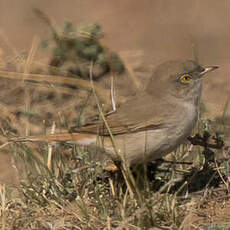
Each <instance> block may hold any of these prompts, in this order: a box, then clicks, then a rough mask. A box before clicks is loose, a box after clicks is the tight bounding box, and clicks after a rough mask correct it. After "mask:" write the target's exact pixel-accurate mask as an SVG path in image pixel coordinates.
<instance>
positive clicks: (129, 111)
mask: <svg viewBox="0 0 230 230" xmlns="http://www.w3.org/2000/svg"><path fill="white" fill-rule="evenodd" d="M217 68H218V67H216V66H211V67H202V66H201V65H199V64H198V63H197V62H195V61H190V60H187V61H168V62H165V63H163V64H161V65H159V66H157V67H156V69H155V71H154V72H153V74H152V76H151V78H150V79H149V82H148V84H147V87H146V88H145V89H144V90H143V91H142V92H139V93H137V94H136V95H135V96H130V98H127V101H126V102H125V103H123V104H121V105H120V106H119V107H118V108H117V110H116V111H115V112H113V113H110V114H108V115H105V118H106V122H107V123H108V126H109V130H110V131H111V133H112V136H113V139H114V142H113V141H112V138H111V135H110V132H109V130H108V129H107V128H106V126H105V124H104V122H103V121H102V120H93V121H92V122H89V123H87V124H86V125H84V126H83V127H81V128H75V127H73V128H71V133H62V134H54V135H47V136H37V137H36V136H32V137H25V138H19V139H17V140H18V141H46V142H58V141H70V142H75V143H77V144H80V145H87V146H94V147H96V146H97V147H99V148H100V149H101V150H102V151H101V153H100V154H102V155H104V156H109V157H110V158H111V159H112V160H115V161H116V160H120V158H119V154H118V153H122V154H123V155H124V157H125V160H126V162H127V163H128V165H134V164H140V163H143V162H146V161H150V160H154V159H158V158H161V157H162V156H164V155H166V154H168V153H170V152H172V151H173V150H175V148H176V147H177V146H178V145H180V144H181V143H183V142H184V141H185V140H186V138H187V137H188V136H189V135H190V134H191V132H192V129H193V128H194V126H195V124H196V121H197V117H198V106H199V102H200V97H201V90H202V79H203V76H204V75H205V74H206V73H208V72H210V71H213V70H215V69H217ZM17 140H15V141H17Z"/></svg>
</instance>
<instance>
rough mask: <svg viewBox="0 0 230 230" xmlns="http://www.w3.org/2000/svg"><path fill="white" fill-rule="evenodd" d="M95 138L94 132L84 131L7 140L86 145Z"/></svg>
mask: <svg viewBox="0 0 230 230" xmlns="http://www.w3.org/2000/svg"><path fill="white" fill-rule="evenodd" d="M95 140H96V135H95V134H85V133H67V132H66V133H60V134H50V135H42V136H26V137H17V138H11V139H9V142H47V143H52V142H67V143H77V144H82V145H88V144H91V143H93V142H94V141H95Z"/></svg>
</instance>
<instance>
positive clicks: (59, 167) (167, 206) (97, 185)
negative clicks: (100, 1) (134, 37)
mask: <svg viewBox="0 0 230 230" xmlns="http://www.w3.org/2000/svg"><path fill="white" fill-rule="evenodd" d="M38 13H39V12H38ZM45 20H46V23H47V24H48V25H49V26H50V28H51V32H52V38H53V42H54V44H52V45H53V47H52V50H53V53H52V55H51V57H49V58H47V60H48V61H47V60H37V59H36V52H37V50H38V48H39V41H38V40H37V39H36V38H35V40H34V42H33V44H32V47H31V49H30V51H29V52H28V53H24V54H21V53H16V54H15V52H13V50H12V47H11V46H8V43H7V39H6V38H5V37H4V36H3V35H2V36H1V37H0V39H1V44H2V45H1V47H0V48H1V50H2V54H4V55H2V56H1V57H0V58H1V59H0V63H1V67H0V68H1V69H0V89H1V90H0V111H1V118H0V132H1V139H0V140H1V144H2V145H1V154H8V155H9V156H10V157H11V164H12V166H13V168H14V173H15V178H16V181H17V183H16V185H14V186H13V185H8V184H7V185H4V184H2V185H1V186H0V210H1V212H0V213H1V219H0V226H1V228H2V229H39V230H40V229H44V230H45V229H47V230H48V229H60V230H61V229H108V230H110V229H181V230H182V229H194V230H195V229H209V230H211V229H212V230H214V229H230V223H229V220H230V199H229V182H230V181H229V178H230V176H229V160H228V159H229V149H228V147H226V146H224V148H222V149H220V150H211V149H209V148H203V147H196V146H192V145H191V144H188V145H184V146H181V147H180V148H179V149H178V150H177V151H175V152H174V153H173V154H171V155H170V156H169V157H168V158H167V160H168V162H164V163H162V162H161V163H160V164H159V165H158V167H157V169H156V165H155V164H153V163H151V164H149V165H145V166H143V167H140V168H138V169H133V170H132V173H131V172H130V171H129V170H128V169H125V170H124V171H123V175H122V173H121V172H116V173H111V172H105V171H103V169H102V167H101V165H100V163H99V162H95V160H94V159H93V157H92V154H89V153H88V152H87V149H83V148H81V147H79V146H75V145H71V144H66V143H63V144H62V145H50V144H48V145H47V144H45V143H38V144H23V143H7V140H8V138H10V137H15V136H22V135H30V134H45V133H47V132H50V129H52V128H53V132H54V131H55V132H59V131H61V130H64V129H66V128H68V127H69V126H71V125H73V124H76V123H77V124H79V125H81V124H82V123H84V122H85V120H86V118H87V116H91V115H93V114H95V113H98V111H97V107H96V103H95V99H94V95H93V94H92V92H91V87H90V84H89V81H88V73H87V69H88V66H89V60H91V59H92V57H93V60H94V62H95V63H96V67H95V68H96V70H95V72H94V80H95V87H96V90H97V93H98V96H99V98H100V102H101V103H102V104H104V107H103V108H104V111H107V110H110V109H111V103H110V99H108V98H110V96H109V95H110V89H111V80H114V78H115V82H116V89H115V90H116V94H117V95H118V96H117V98H116V102H117V103H121V102H122V101H123V100H125V96H126V95H127V94H130V93H135V91H136V90H138V89H139V88H141V87H140V84H139V81H138V80H137V78H136V77H134V73H135V76H137V75H138V74H139V72H138V71H139V70H140V68H139V69H135V68H131V67H130V66H129V65H128V64H127V63H125V64H124V66H126V70H125V69H123V68H124V66H123V62H122V61H121V60H120V59H119V57H118V56H117V55H116V54H113V53H112V52H111V51H110V50H109V49H108V48H105V46H104V45H102V44H101V43H100V38H101V37H100V36H102V34H101V33H99V32H100V31H101V29H100V27H99V26H98V25H93V27H85V28H86V30H84V33H83V35H84V36H83V37H82V33H81V36H80V35H79V36H80V38H81V39H83V43H84V42H86V43H87V42H89V41H90V42H92V41H93V42H94V41H96V45H95V43H93V44H86V43H84V45H85V46H83V47H80V48H79V47H78V49H79V50H80V51H81V52H83V51H84V52H85V53H84V52H83V53H81V55H83V56H81V58H82V59H83V60H81V61H79V59H76V55H75V54H74V52H73V51H76V50H74V47H76V46H75V45H76V44H75V42H76V40H75V39H76V37H75V34H74V30H73V27H72V24H67V25H66V27H65V29H64V31H63V33H61V34H60V33H57V32H56V31H55V30H54V29H53V27H52V25H51V22H49V21H48V22H47V19H45ZM95 26H96V27H95ZM95 30H96V32H95ZM99 35H100V36H99ZM84 39H86V40H84ZM90 46H93V47H90ZM6 48H7V49H9V50H11V54H10V55H8V56H6V55H5V50H6ZM91 48H92V49H91ZM104 52H105V53H104ZM98 54H100V55H98ZM84 55H85V56H84ZM87 55H88V56H87ZM103 55H104V56H103ZM99 56H100V59H99ZM87 58H88V59H87ZM47 62H48V64H47ZM74 63H80V64H78V65H74ZM101 63H102V65H101ZM142 71H144V70H143V68H142ZM111 76H112V77H111ZM127 81H129V82H130V84H133V87H130V88H133V89H135V90H133V91H132V90H127V88H125V87H124V86H123V85H124V82H127ZM224 114H225V113H224V112H223V117H222V118H221V119H220V120H219V121H218V122H211V123H210V122H209V121H208V120H207V119H205V118H204V117H202V113H201V118H200V121H199V124H198V126H197V128H196V130H195V132H199V133H200V134H202V135H203V134H204V133H206V134H207V132H211V133H212V134H214V135H215V133H216V132H221V135H222V136H223V135H227V132H226V126H225V123H224V121H225V116H224ZM54 124H55V125H54ZM54 127H55V129H54ZM217 136H218V138H219V137H220V134H218V135H217ZM51 153H52V154H51ZM51 155H52V159H50V156H51ZM181 161H183V163H181V164H179V163H180V162H181ZM178 162H179V163H178ZM124 177H125V178H124Z"/></svg>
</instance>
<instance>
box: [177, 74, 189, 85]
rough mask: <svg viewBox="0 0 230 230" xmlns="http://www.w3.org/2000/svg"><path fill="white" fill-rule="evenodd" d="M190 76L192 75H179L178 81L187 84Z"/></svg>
mask: <svg viewBox="0 0 230 230" xmlns="http://www.w3.org/2000/svg"><path fill="white" fill-rule="evenodd" d="M191 78H192V77H191V76H190V75H189V74H184V75H183V76H181V77H180V82H181V83H185V84H187V83H189V81H190V80H191Z"/></svg>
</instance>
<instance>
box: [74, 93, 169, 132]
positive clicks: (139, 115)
mask: <svg viewBox="0 0 230 230" xmlns="http://www.w3.org/2000/svg"><path fill="white" fill-rule="evenodd" d="M157 100H159V98H157V99H154V98H151V97H146V95H145V96H144V97H142V95H139V97H135V98H133V99H131V100H129V101H127V102H125V103H124V104H122V105H121V107H120V108H118V109H117V110H116V111H115V112H114V113H111V114H108V115H105V119H106V122H107V124H108V126H109V129H110V131H111V133H112V134H113V135H117V134H123V133H132V132H138V131H145V130H153V129H158V128H159V127H162V126H164V125H165V123H167V116H168V115H172V113H171V110H172V105H170V104H168V103H167V102H164V101H161V102H160V103H159V101H157ZM162 108H164V109H162ZM165 108H167V110H165ZM172 111H173V110H172ZM170 113H171V114H170ZM70 132H80V133H89V134H93V133H94V134H99V135H104V136H107V135H109V130H108V129H107V128H106V126H105V123H104V122H103V121H101V120H100V121H98V120H95V121H92V122H89V123H87V124H86V125H84V126H82V127H80V128H79V127H78V128H77V127H72V128H71V129H70Z"/></svg>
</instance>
